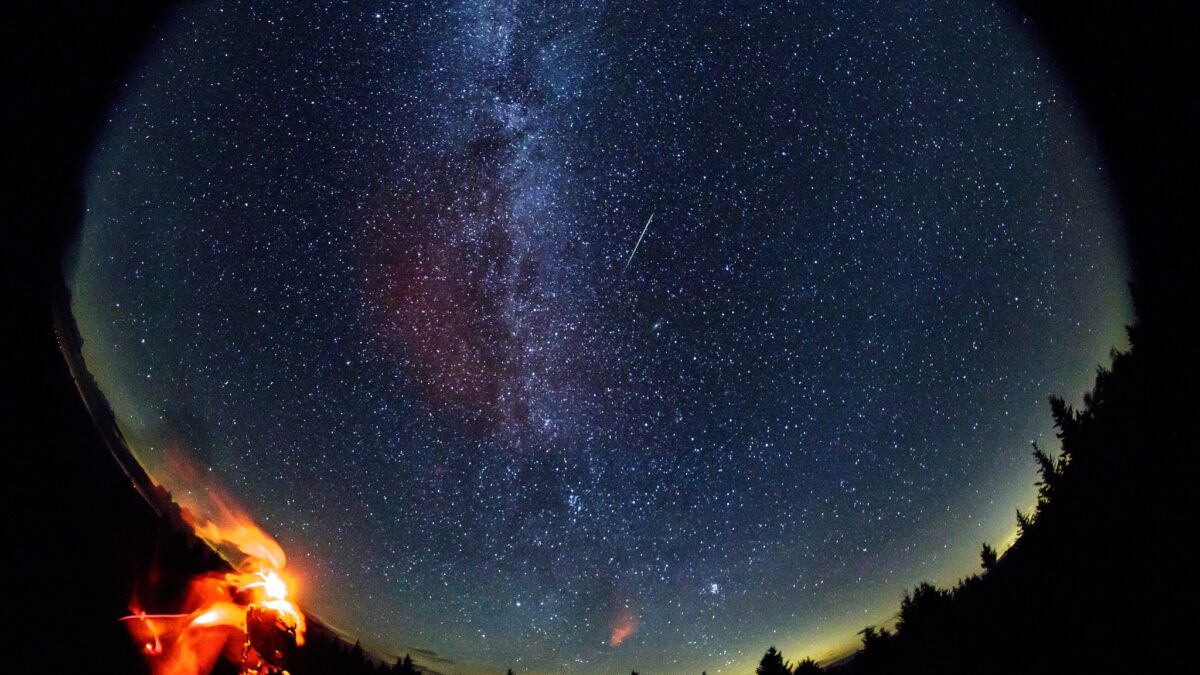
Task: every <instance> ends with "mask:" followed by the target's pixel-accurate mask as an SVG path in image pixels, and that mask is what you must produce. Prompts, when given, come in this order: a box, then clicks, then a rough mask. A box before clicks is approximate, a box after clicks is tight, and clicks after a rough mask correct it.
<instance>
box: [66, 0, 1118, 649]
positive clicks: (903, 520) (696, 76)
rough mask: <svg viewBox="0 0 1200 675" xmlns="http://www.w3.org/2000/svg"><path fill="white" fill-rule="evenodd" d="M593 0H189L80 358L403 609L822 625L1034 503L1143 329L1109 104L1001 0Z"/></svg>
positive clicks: (819, 628) (463, 631)
mask: <svg viewBox="0 0 1200 675" xmlns="http://www.w3.org/2000/svg"><path fill="white" fill-rule="evenodd" d="M325 4H328V5H330V6H329V7H321V6H318V5H325ZM575 4H576V3H561V6H560V3H527V2H520V1H514V2H486V1H483V0H474V1H467V2H462V3H450V4H446V5H443V4H441V3H433V4H425V3H419V2H418V3H399V2H397V3H391V2H347V3H337V4H335V3H296V4H292V3H261V4H260V3H245V2H226V3H207V2H201V3H196V4H194V5H192V6H190V7H189V8H188V9H187V10H186V11H185V12H184V13H182V14H180V15H178V16H176V17H175V18H174V19H173V20H172V21H171V22H169V23H168V24H167V25H166V26H164V27H163V30H162V32H161V34H160V35H159V37H158V39H157V40H156V41H155V42H154V43H153V44H152V45H151V46H150V47H149V48H148V50H147V52H146V53H145V55H144V57H143V59H142V62H141V64H140V65H139V66H138V68H137V69H135V72H133V73H132V74H131V75H130V79H129V82H128V84H127V86H126V87H125V88H124V89H122V90H121V93H120V95H119V98H118V99H117V100H116V102H115V103H114V107H113V111H112V114H111V116H110V118H109V119H110V121H109V123H108V125H107V127H106V130H105V131H104V133H103V134H102V136H101V137H100V138H99V140H98V141H97V144H96V149H95V153H94V156H93V162H92V165H91V169H90V171H89V174H88V176H87V204H88V211H87V215H86V221H85V223H84V229H83V233H82V236H81V240H80V244H79V251H78V255H77V256H75V257H73V258H72V259H71V260H69V261H68V265H67V266H68V272H69V275H70V279H71V288H72V292H73V295H74V309H75V313H76V317H77V319H78V322H79V325H80V329H81V333H82V335H83V337H84V340H85V349H84V353H85V356H86V358H87V364H88V367H89V368H90V369H91V370H92V372H93V373H94V374H95V376H96V378H97V380H98V382H99V383H100V384H101V386H102V388H103V389H104V391H105V393H106V395H107V396H108V398H109V400H110V403H111V404H112V406H113V408H114V410H115V411H116V413H117V415H118V420H119V423H120V425H121V427H122V430H123V431H124V433H125V435H126V437H127V438H128V440H129V442H130V444H131V446H132V448H133V450H134V452H135V454H136V455H137V456H138V458H139V459H140V460H141V461H142V462H143V463H144V464H145V466H146V467H147V469H148V470H149V471H150V473H151V475H152V476H153V477H154V478H155V479H156V480H159V481H160V482H162V483H163V484H165V485H166V487H167V488H169V489H170V490H172V491H173V492H175V493H176V494H178V495H180V496H181V498H182V497H183V496H185V495H186V494H187V493H188V492H189V491H190V490H200V489H202V488H201V483H196V482H193V479H191V478H185V477H184V476H185V473H184V472H182V471H180V470H178V467H179V466H180V461H179V460H178V459H177V458H178V457H185V456H186V457H188V458H190V461H191V462H192V463H193V464H195V465H196V466H198V467H200V468H201V470H202V472H203V474H205V475H206V476H207V478H206V479H205V484H207V481H209V480H211V481H212V482H213V483H219V484H220V485H222V486H224V487H225V488H226V489H228V490H229V492H231V493H232V494H233V495H234V496H235V497H236V498H237V499H238V500H239V501H240V502H241V503H242V504H243V505H244V506H245V507H246V508H247V510H248V511H249V512H250V513H251V514H253V515H254V516H255V517H256V519H258V520H259V522H260V523H261V524H262V525H263V526H264V527H265V529H267V530H268V531H270V532H272V533H273V534H275V535H277V536H278V538H279V539H280V541H281V543H282V544H283V546H284V548H285V549H286V550H287V551H288V552H289V555H290V560H291V563H290V564H291V566H292V567H293V568H294V569H296V570H297V572H298V574H299V575H300V578H301V580H302V581H301V588H302V592H301V596H300V598H301V601H302V602H303V603H304V604H305V605H306V607H308V608H309V609H311V610H312V611H314V612H315V613H316V614H317V615H319V616H321V617H324V618H325V619H327V620H328V621H329V622H331V623H332V624H333V625H335V626H337V627H339V628H341V629H344V630H346V631H347V632H349V633H350V634H352V635H355V636H358V637H361V638H362V639H363V642H364V644H365V645H367V646H368V647H372V648H375V649H377V650H379V651H380V652H381V653H389V654H394V653H397V652H398V653H404V652H406V651H411V652H412V653H413V656H414V657H415V658H416V659H417V662H418V663H419V664H424V665H428V666H430V667H433V668H435V669H437V670H439V671H442V672H449V673H455V672H457V673H473V672H479V671H480V669H483V668H487V669H490V670H488V671H487V672H502V671H498V670H497V669H501V668H506V667H512V668H514V669H517V670H518V671H519V672H522V673H528V672H580V673H590V672H618V671H622V670H623V671H626V672H628V671H629V670H630V669H632V668H637V669H639V670H641V671H642V672H649V673H699V672H700V670H701V669H705V670H707V671H708V672H709V673H723V672H748V671H749V670H751V669H752V663H754V662H756V661H757V658H758V657H759V656H761V654H762V652H763V650H765V649H766V647H767V646H769V645H771V644H775V645H778V646H780V647H782V648H783V649H784V652H785V654H787V655H788V656H789V657H790V658H791V657H801V656H804V655H806V654H811V655H812V656H815V657H821V656H826V655H828V654H829V653H831V652H832V651H833V650H836V649H838V648H840V647H843V646H845V645H849V644H851V643H853V642H855V641H856V640H857V638H856V636H855V634H854V633H855V631H857V630H859V629H861V628H862V627H863V626H865V625H866V624H868V623H875V622H880V621H884V620H886V619H887V617H888V615H889V613H891V612H893V611H895V609H896V608H897V606H898V601H899V598H900V595H901V593H902V592H903V590H904V589H905V588H907V587H910V586H912V585H914V584H915V583H917V582H919V581H922V580H934V581H940V582H943V583H947V582H952V581H954V580H955V579H956V578H958V577H959V576H961V575H964V574H966V573H969V572H971V571H973V569H975V567H976V566H977V561H978V550H979V547H980V545H981V544H982V543H983V542H984V541H989V542H991V543H993V544H1002V543H1003V542H1004V540H1005V539H1006V538H1007V537H1008V536H1010V535H1011V533H1012V531H1013V529H1014V525H1015V520H1014V510H1015V509H1016V508H1022V509H1027V508H1028V507H1029V506H1030V505H1031V502H1032V499H1033V494H1034V486H1033V482H1034V466H1033V462H1032V460H1031V458H1030V457H1029V445H1028V444H1029V442H1030V441H1031V440H1034V439H1040V440H1041V441H1042V442H1043V444H1044V445H1046V446H1048V447H1053V442H1052V441H1053V435H1052V433H1051V430H1050V418H1049V414H1048V409H1047V406H1046V397H1047V396H1048V395H1049V394H1051V393H1056V392H1057V393H1062V394H1065V395H1067V397H1068V398H1069V399H1071V398H1074V397H1075V396H1076V395H1077V394H1078V392H1080V391H1081V390H1082V388H1083V385H1084V384H1085V383H1086V382H1087V381H1088V380H1089V378H1090V376H1091V375H1092V372H1093V368H1094V367H1095V366H1096V365H1097V364H1099V363H1100V362H1102V361H1103V360H1104V359H1105V355H1106V354H1107V351H1108V349H1109V348H1110V347H1112V346H1114V345H1118V344H1119V343H1120V341H1121V339H1122V338H1121V335H1122V333H1121V331H1122V325H1123V323H1124V322H1126V321H1127V320H1128V313H1129V310H1128V308H1127V299H1126V292H1125V287H1124V285H1125V282H1126V278H1127V272H1126V270H1125V267H1124V257H1123V256H1124V254H1123V252H1122V247H1123V244H1122V242H1121V240H1120V239H1119V235H1118V230H1117V221H1116V216H1115V208H1114V206H1113V204H1112V201H1111V198H1110V196H1109V188H1108V186H1107V178H1106V177H1105V174H1104V171H1103V170H1102V167H1101V166H1100V163H1099V160H1098V156H1097V154H1096V152H1095V151H1094V148H1093V147H1092V142H1091V136H1090V134H1089V132H1088V131H1087V126H1086V120H1085V119H1083V118H1082V117H1081V116H1080V114H1079V113H1078V111H1077V110H1075V108H1074V104H1073V102H1072V99H1071V96H1070V93H1069V90H1068V89H1067V88H1066V87H1065V86H1064V85H1063V83H1062V82H1061V81H1060V80H1059V79H1058V76H1057V75H1056V73H1055V71H1054V67H1053V63H1052V62H1051V61H1049V60H1048V59H1047V58H1046V56H1044V55H1043V54H1041V53H1040V52H1039V50H1038V48H1037V46H1036V44H1035V43H1034V42H1033V40H1032V37H1031V35H1030V34H1029V33H1028V31H1027V29H1026V28H1025V27H1024V26H1023V25H1022V23H1021V21H1020V20H1019V18H1017V17H1015V16H1013V15H1010V13H1009V12H1008V11H1007V10H1005V9H1004V8H1003V7H998V6H995V5H992V4H989V3H985V2H957V1H954V2H950V1H946V2H928V3H890V2H884V3H879V4H875V3H866V2H862V3H849V2H809V3H783V2H768V3H763V4H762V5H761V6H759V7H754V8H750V7H749V6H748V5H746V6H743V5H741V4H737V5H736V6H735V5H734V4H730V3H705V2H687V3H680V4H678V5H676V4H668V3H657V2H634V3H628V5H626V6H621V5H618V4H607V5H597V6H595V7H590V8H587V9H576V8H575V7H574V5H575ZM643 235H644V236H643ZM639 240H640V241H639ZM635 247H636V251H635Z"/></svg>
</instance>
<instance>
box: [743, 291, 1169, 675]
mask: <svg viewBox="0 0 1200 675" xmlns="http://www.w3.org/2000/svg"><path fill="white" fill-rule="evenodd" d="M1134 302H1135V306H1136V309H1137V311H1138V315H1139V320H1138V323H1137V324H1135V325H1134V326H1132V327H1130V328H1129V329H1128V334H1129V342H1130V345H1131V346H1130V349H1129V350H1128V351H1125V352H1116V351H1114V352H1113V354H1112V361H1111V365H1110V366H1109V367H1107V368H1100V369H1098V371H1097V373H1096V379H1095V384H1094V386H1093V387H1092V389H1091V391H1090V392H1087V393H1086V394H1085V395H1084V398H1083V407H1082V408H1081V409H1079V410H1075V409H1073V408H1072V407H1071V406H1070V405H1068V404H1067V403H1066V401H1065V400H1064V399H1062V398H1060V397H1057V396H1055V397H1052V398H1051V399H1050V406H1049V413H1050V415H1051V416H1052V417H1053V420H1054V426H1055V429H1056V433H1057V436H1058V438H1059V440H1060V442H1061V451H1060V452H1058V453H1054V454H1051V453H1049V452H1046V451H1045V450H1043V449H1042V448H1041V447H1039V446H1038V445H1036V444H1035V445H1034V447H1033V450H1032V454H1033V460H1034V462H1035V465H1036V467H1037V475H1038V480H1037V487H1038V495H1037V506H1036V508H1035V509H1034V510H1033V511H1032V512H1030V513H1021V512H1020V511H1018V512H1017V514H1016V522H1017V527H1018V538H1017V540H1016V542H1015V543H1014V544H1013V545H1012V547H1011V548H1009V549H1008V550H1007V551H1005V552H1004V554H1003V555H999V556H998V555H997V552H996V550H995V549H994V548H993V547H992V546H991V545H989V544H988V543H984V544H983V546H982V549H981V551H980V564H981V568H982V571H981V572H980V573H979V574H975V575H972V576H970V577H967V578H966V579H963V580H961V581H959V582H958V584H957V585H955V586H954V587H953V588H939V587H936V586H933V585H931V584H928V583H921V584H919V585H918V586H917V587H916V588H914V589H913V590H912V591H911V592H909V593H906V594H905V595H904V597H903V599H902V600H901V601H900V607H899V611H898V613H897V614H896V617H895V625H894V627H893V628H890V629H889V628H887V627H880V626H867V627H866V628H864V629H863V630H862V632H861V635H862V646H861V648H860V649H859V650H858V651H857V652H856V653H854V654H853V655H852V656H851V657H849V658H847V659H843V660H841V661H839V662H838V663H835V664H832V665H830V666H829V667H827V668H826V669H825V670H824V672H833V673H845V674H847V675H893V674H900V673H931V674H942V673H947V674H948V673H979V674H983V675H987V674H991V673H996V674H999V673H1097V672H1105V673H1107V672H1126V671H1128V672H1162V671H1166V670H1170V669H1172V668H1173V667H1174V666H1175V665H1176V664H1173V663H1171V661H1172V659H1173V656H1172V655H1173V654H1174V653H1175V652H1176V651H1177V650H1178V649H1179V645H1178V643H1177V640H1178V639H1180V638H1179V637H1178V631H1179V629H1180V626H1181V625H1182V623H1181V621H1182V612H1183V610H1184V604H1185V603H1186V602H1188V600H1187V599H1185V598H1184V597H1183V596H1181V595H1180V594H1181V592H1182V591H1183V590H1184V587H1183V586H1181V584H1184V582H1182V581H1181V577H1180V573H1181V571H1180V570H1178V569H1175V566H1174V565H1173V564H1172V563H1173V561H1175V560H1179V561H1180V563H1182V560H1181V554H1180V551H1179V550H1178V548H1179V544H1178V542H1179V540H1180V536H1181V535H1182V534H1183V533H1184V531H1185V530H1184V527H1185V522H1184V517H1183V514H1184V513H1186V511H1185V508H1186V506H1185V504H1184V503H1183V502H1184V496H1185V490H1186V486H1185V481H1186V480H1187V479H1186V478H1185V477H1186V476H1190V475H1191V473H1190V471H1188V469H1187V466H1186V460H1185V456H1186V455H1187V454H1188V453H1187V452H1185V448H1186V447H1187V446H1185V441H1184V436H1183V429H1184V425H1186V421H1185V420H1186V418H1185V417H1184V416H1183V415H1184V411H1183V410H1182V404H1181V401H1180V399H1179V398H1178V396H1177V392H1182V391H1184V389H1183V386H1182V385H1183V384H1184V381H1183V375H1182V373H1181V370H1180V363H1179V362H1177V360H1176V357H1175V356H1174V355H1178V354H1181V353H1182V352H1181V351H1179V347H1181V345H1180V344H1178V343H1179V341H1180V339H1179V338H1178V337H1177V335H1175V334H1173V333H1169V332H1166V331H1161V330H1159V328H1158V326H1159V315H1160V313H1161V309H1163V308H1161V307H1157V306H1154V305H1152V304H1151V303H1149V302H1148V301H1147V299H1146V298H1144V297H1142V296H1141V295H1140V294H1139V293H1137V291H1136V289H1135V291H1134ZM756 672H757V675H785V674H788V673H791V674H793V675H803V674H807V673H814V672H821V669H820V668H818V667H817V666H816V665H815V664H813V663H812V662H811V661H810V660H807V659H806V660H804V661H802V662H800V663H798V664H796V665H795V666H792V665H790V664H789V663H788V662H787V661H786V660H785V659H784V657H783V655H782V654H781V653H780V652H779V651H778V650H776V649H775V648H774V647H771V648H770V649H768V650H767V652H766V654H764V655H763V658H762V661H761V662H760V665H759V667H758V669H757V671H756Z"/></svg>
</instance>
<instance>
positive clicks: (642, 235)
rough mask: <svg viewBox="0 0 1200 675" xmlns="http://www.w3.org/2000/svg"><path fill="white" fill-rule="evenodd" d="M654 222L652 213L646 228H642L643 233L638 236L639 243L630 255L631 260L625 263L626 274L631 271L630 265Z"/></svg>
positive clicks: (634, 246)
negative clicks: (651, 222) (651, 223)
mask: <svg viewBox="0 0 1200 675" xmlns="http://www.w3.org/2000/svg"><path fill="white" fill-rule="evenodd" d="M652 220H654V214H653V213H651V214H650V217H649V218H648V219H646V226H645V227H643V228H642V233H641V234H639V235H638V240H637V243H636V244H634V245H633V251H631V252H630V253H629V260H626V261H625V269H624V270H623V271H624V272H628V271H629V263H631V262H633V256H634V255H636V254H637V250H638V247H639V246H641V245H642V240H643V239H645V238H646V230H649V229H650V221H652Z"/></svg>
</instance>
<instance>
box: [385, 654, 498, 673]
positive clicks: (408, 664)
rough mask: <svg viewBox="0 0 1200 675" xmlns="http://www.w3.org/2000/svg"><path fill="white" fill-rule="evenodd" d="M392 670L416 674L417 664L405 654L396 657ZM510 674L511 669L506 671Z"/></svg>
mask: <svg viewBox="0 0 1200 675" xmlns="http://www.w3.org/2000/svg"><path fill="white" fill-rule="evenodd" d="M392 672H393V673H395V674H396V675H417V666H416V664H414V663H413V660H412V656H410V655H408V654H405V655H404V658H402V659H400V658H398V659H396V665H394V666H392ZM508 672H509V673H510V675H511V673H512V671H511V670H510V671H508Z"/></svg>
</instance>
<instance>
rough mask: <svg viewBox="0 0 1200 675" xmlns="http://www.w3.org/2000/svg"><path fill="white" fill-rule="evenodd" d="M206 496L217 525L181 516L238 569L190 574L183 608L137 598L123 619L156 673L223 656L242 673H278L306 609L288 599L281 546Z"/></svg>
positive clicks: (177, 672)
mask: <svg viewBox="0 0 1200 675" xmlns="http://www.w3.org/2000/svg"><path fill="white" fill-rule="evenodd" d="M208 497H209V499H211V503H210V504H207V505H206V506H208V507H209V508H206V509H205V511H206V512H211V513H215V515H216V516H217V518H219V519H220V520H221V523H220V524H218V523H217V522H216V521H215V520H205V519H201V518H199V517H197V516H195V515H194V512H193V511H191V510H189V509H186V508H185V509H182V513H183V516H184V519H185V520H186V521H187V522H188V524H189V525H191V526H192V528H193V529H194V530H195V532H196V534H197V535H199V536H200V537H201V538H203V539H204V540H205V541H207V542H208V543H209V544H211V545H212V546H213V547H214V548H215V549H216V550H217V551H219V552H221V553H222V555H223V556H225V557H226V558H227V559H230V558H239V559H240V560H239V561H238V562H237V563H236V564H235V567H236V570H237V571H235V572H231V573H228V574H218V573H212V574H206V575H201V576H199V577H197V578H195V579H193V580H192V581H191V583H190V585H189V589H188V594H187V598H186V600H185V602H184V605H183V609H184V611H183V612H181V613H178V614H148V613H146V612H144V611H142V610H141V609H140V604H139V603H138V602H137V601H136V599H135V601H134V604H133V606H132V607H131V610H132V613H131V614H130V615H129V616H126V617H124V618H123V619H122V621H125V622H126V624H127V625H128V626H129V630H130V632H131V633H132V634H133V636H134V639H136V640H138V641H139V642H141V644H142V652H143V654H144V655H145V656H146V659H147V661H148V662H149V665H150V671H151V673H153V674H154V675H199V674H200V673H207V672H209V671H210V670H212V668H213V666H214V665H215V664H216V662H217V660H218V659H220V658H222V657H224V658H226V659H227V660H229V661H231V662H233V663H236V664H239V665H240V667H241V668H242V672H243V673H263V674H266V673H279V672H282V669H283V667H284V665H285V664H286V662H287V660H288V657H289V655H290V654H291V652H292V651H293V650H294V649H295V648H296V647H299V646H300V645H303V644H304V630H305V621H304V613H303V612H301V611H300V608H299V607H298V606H297V605H296V604H295V602H293V601H292V600H291V599H290V597H289V595H290V594H289V589H290V584H289V580H288V579H287V578H286V577H285V576H284V574H283V567H284V565H285V563H286V560H287V559H286V557H285V556H284V554H283V549H282V548H280V546H279V544H278V543H276V542H275V540H274V539H272V538H271V537H270V536H268V535H267V534H266V533H265V532H263V531H262V530H261V529H260V528H259V527H258V526H256V525H255V524H254V523H253V522H252V521H251V520H250V519H249V518H248V517H246V516H245V515H244V514H242V513H241V512H239V511H237V510H235V509H233V508H231V507H230V506H229V503H228V502H227V501H225V500H222V499H220V498H218V497H216V496H214V494H209V495H208ZM213 507H215V508H213ZM231 549H232V550H231Z"/></svg>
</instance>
